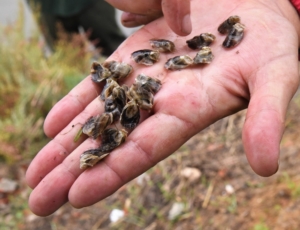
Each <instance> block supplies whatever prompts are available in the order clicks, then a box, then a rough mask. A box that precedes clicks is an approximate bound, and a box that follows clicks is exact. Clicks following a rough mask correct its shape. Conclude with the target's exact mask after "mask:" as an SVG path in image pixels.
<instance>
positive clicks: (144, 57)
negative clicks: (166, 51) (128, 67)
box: [131, 49, 159, 65]
mask: <svg viewBox="0 0 300 230" xmlns="http://www.w3.org/2000/svg"><path fill="white" fill-rule="evenodd" d="M131 57H132V59H133V60H134V61H135V62H136V63H138V64H143V65H153V64H154V63H155V62H157V61H158V59H159V52H158V51H155V50H148V49H144V50H138V51H135V52H133V53H132V54H131Z"/></svg>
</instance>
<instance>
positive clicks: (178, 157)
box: [0, 0, 300, 230]
mask: <svg viewBox="0 0 300 230" xmlns="http://www.w3.org/2000/svg"><path fill="white" fill-rule="evenodd" d="M32 12H36V11H35V10H32V8H30V7H28V5H27V2H25V1H24V0H20V1H17V0H0V107H1V110H0V130H1V132H0V230H2V229H3V230H6V229H35V230H36V229H41V230H48V229H49V230H56V229H59V230H60V229H66V230H67V229H68V230H69V229H93V230H94V229H95V230H96V229H147V230H156V229H157V230H161V229H178V230H179V229H209V230H211V229H223V230H224V229H228V230H229V229H233V230H234V229H253V230H269V229H278V230H279V229H280V230H282V229H299V226H300V219H299V216H300V211H299V210H300V183H299V182H300V173H299V172H300V131H299V128H300V116H299V114H300V96H299V94H298V93H297V94H296V95H295V97H294V99H293V100H292V102H291V104H290V108H289V111H288V114H287V119H286V132H285V134H284V136H283V140H282V143H281V153H282V154H281V157H280V158H281V160H280V167H279V171H278V172H277V173H276V175H274V176H272V177H269V178H262V177H259V176H257V175H256V174H254V173H253V172H252V170H251V168H250V167H249V165H248V163H247V160H246V157H245V155H244V151H243V146H242V143H241V129H242V126H243V122H244V118H245V111H241V112H239V113H237V114H235V115H233V116H230V117H227V118H224V119H222V120H221V121H218V122H217V123H215V124H214V125H212V126H210V127H209V128H207V129H205V130H204V131H202V132H201V133H199V134H197V135H196V136H194V137H193V138H191V139H190V140H189V141H188V142H187V143H186V144H184V145H183V146H182V147H181V148H180V149H179V150H178V151H177V152H176V153H175V154H173V155H172V156H170V157H169V158H168V159H166V160H164V161H163V162H161V163H159V164H158V165H156V166H155V167H153V168H152V169H150V170H149V171H148V172H146V173H144V174H143V175H141V176H139V177H138V178H136V179H135V180H133V181H132V182H130V183H128V184H126V185H124V186H123V187H122V188H120V189H119V191H117V192H116V193H115V194H113V195H112V196H110V197H108V198H107V199H105V200H104V201H102V202H99V203H97V204H95V205H93V206H90V207H87V208H83V209H80V210H77V209H74V208H72V207H71V206H70V205H69V204H66V205H64V206H63V207H62V208H60V209H59V210H58V211H57V212H55V213H54V214H53V215H51V216H49V217H45V218H41V217H38V216H36V215H34V214H33V213H31V211H30V210H29V208H28V204H27V200H28V197H29V195H30V192H31V190H30V189H29V188H28V187H27V186H26V184H25V181H24V175H25V172H26V169H27V167H28V165H29V163H30V161H31V159H32V158H33V157H34V156H35V154H36V153H37V152H38V151H39V149H41V148H42V146H44V145H45V143H47V142H48V141H49V139H48V138H47V137H46V136H45V135H44V133H43V130H42V125H43V122H44V118H45V116H46V115H47V113H48V112H49V110H50V109H51V107H52V106H53V105H54V104H55V103H56V102H57V101H58V100H60V99H61V98H62V97H63V96H64V95H65V94H67V92H68V91H69V90H70V89H72V88H73V87H74V86H75V85H76V84H77V83H78V82H80V81H81V80H82V79H83V78H84V77H85V76H86V75H88V74H89V69H90V63H91V61H92V60H95V59H96V60H100V61H101V60H104V59H105V55H103V49H101V47H97V41H96V42H95V41H94V40H92V41H90V40H89V38H90V37H89V36H90V34H87V33H85V32H83V31H84V29H82V28H81V29H80V31H81V32H80V33H72V34H71V35H70V33H68V32H66V31H65V30H64V28H63V27H60V29H58V31H59V35H58V38H57V40H56V41H55V43H54V44H52V45H49V44H47V43H46V42H45V34H44V32H43V28H42V27H41V25H40V24H37V23H36V22H39V18H41V17H40V15H36V16H35V17H33V15H32ZM119 16H120V12H116V18H118V17H119ZM119 29H120V30H121V33H123V34H124V37H126V36H128V35H129V34H131V33H132V32H134V31H133V30H124V28H122V27H120V25H119ZM116 30H118V29H116Z"/></svg>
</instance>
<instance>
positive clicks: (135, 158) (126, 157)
mask: <svg viewBox="0 0 300 230" xmlns="http://www.w3.org/2000/svg"><path fill="white" fill-rule="evenodd" d="M153 127H155V129H153ZM139 130H143V131H137V130H136V132H133V133H131V134H130V136H129V137H128V140H127V141H126V142H125V143H124V145H123V146H122V148H118V149H116V150H115V151H114V152H112V153H111V155H109V156H108V157H107V158H106V159H105V160H104V161H103V162H100V163H99V164H98V165H96V166H95V167H94V168H92V169H90V170H86V171H85V172H84V173H83V174H81V175H80V176H79V177H78V179H77V180H76V181H75V183H74V184H73V185H72V187H71V189H70V192H69V201H70V203H71V204H72V205H73V206H74V207H76V208H81V207H85V206H88V205H91V204H94V203H96V202H98V201H99V200H101V199H104V198H105V197H107V196H109V195H111V194H112V193H114V192H115V191H116V190H118V189H119V188H120V187H121V186H122V185H124V184H125V183H126V182H128V181H130V180H132V179H133V178H135V177H137V176H138V175H140V174H141V173H143V172H145V171H146V170H148V169H149V168H151V167H152V166H154V165H155V164H156V163H158V162H159V161H161V160H163V159H164V158H166V157H167V156H168V155H170V154H171V153H172V152H174V151H175V150H176V149H177V148H179V147H180V146H181V145H182V144H183V143H184V142H185V141H186V140H187V139H188V138H189V137H190V136H191V134H190V133H191V130H193V129H192V128H191V127H190V125H189V124H187V123H185V122H183V121H181V120H179V119H177V118H175V117H172V116H168V115H164V114H156V115H154V116H152V117H151V118H148V119H147V120H146V121H145V122H144V123H142V124H141V125H140V127H139ZM162 133H164V135H162ZM174 133H176V135H171V134H174ZM169 135H171V137H170V136H169ZM165 146H168V148H165ZM103 188H105V189H103Z"/></svg>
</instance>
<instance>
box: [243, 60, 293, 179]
mask: <svg viewBox="0 0 300 230" xmlns="http://www.w3.org/2000/svg"><path fill="white" fill-rule="evenodd" d="M283 59H284V60H283ZM287 63H288V64H287ZM298 84H299V72H298V62H297V61H296V57H289V58H281V59H279V60H273V61H271V62H270V63H268V64H266V65H265V66H264V67H263V68H261V69H259V70H258V71H257V73H256V74H255V77H254V80H252V81H251V82H250V83H249V88H250V94H251V99H250V103H249V107H248V111H247V115H246V120H245V124H244V128H243V144H244V148H245V152H246V156H247V159H248V161H249V164H250V166H251V167H252V169H253V170H254V171H255V172H256V173H257V174H259V175H261V176H270V175H272V174H274V173H276V171H277V170H278V166H279V162H278V160H279V153H280V141H281V138H282V135H283V132H284V125H285V124H284V121H285V115H286V111H287V107H288V104H289V102H290V100H291V99H292V97H293V95H294V93H295V92H296V90H297V88H298Z"/></svg>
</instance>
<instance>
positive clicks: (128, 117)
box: [120, 100, 140, 129]
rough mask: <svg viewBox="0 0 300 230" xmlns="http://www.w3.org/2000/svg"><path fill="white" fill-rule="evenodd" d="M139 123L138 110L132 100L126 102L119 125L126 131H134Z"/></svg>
mask: <svg viewBox="0 0 300 230" xmlns="http://www.w3.org/2000/svg"><path fill="white" fill-rule="evenodd" d="M139 121H140V109H139V106H138V105H137V104H136V102H135V101H134V100H132V101H130V102H128V103H127V104H126V106H125V107H124V109H123V111H122V114H121V118H120V123H121V125H123V126H124V127H125V128H126V129H134V128H135V127H136V126H137V125H138V124H139Z"/></svg>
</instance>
